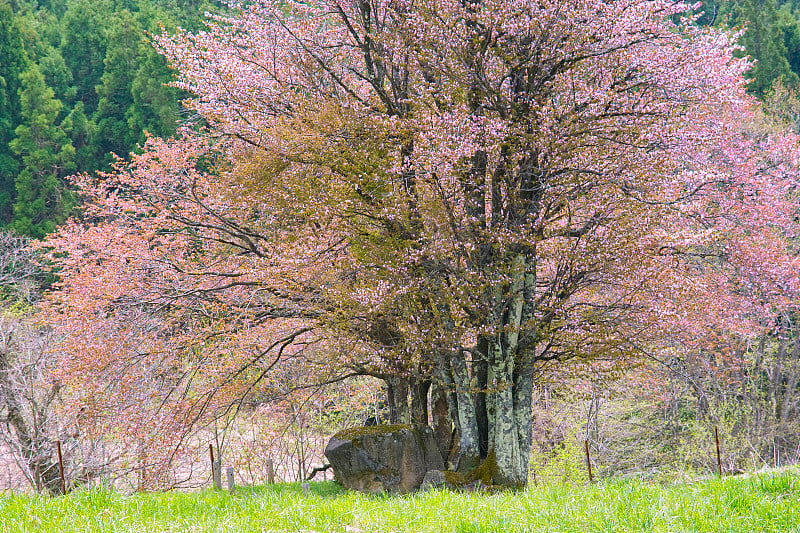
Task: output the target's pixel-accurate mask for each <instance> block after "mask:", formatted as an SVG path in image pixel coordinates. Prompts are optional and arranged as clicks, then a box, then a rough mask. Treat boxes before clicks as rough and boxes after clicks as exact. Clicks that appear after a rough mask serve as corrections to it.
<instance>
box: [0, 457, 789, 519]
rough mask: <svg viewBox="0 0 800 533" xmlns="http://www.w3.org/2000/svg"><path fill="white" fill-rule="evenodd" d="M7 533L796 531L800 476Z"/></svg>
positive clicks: (0, 513) (240, 503)
mask: <svg viewBox="0 0 800 533" xmlns="http://www.w3.org/2000/svg"><path fill="white" fill-rule="evenodd" d="M0 531H2V532H4V533H5V532H14V533H16V532H26V533H27V532H54V533H55V532H58V533H72V532H81V533H83V532H87V533H88V532H104V533H105V532H143V533H144V532H159V533H160V532H231V533H234V532H235V533H244V532H264V531H303V532H311V531H319V532H323V531H324V532H349V533H353V532H359V531H396V532H405V531H409V532H410V531H414V532H416V531H430V532H448V533H450V532H463V533H466V532H483V531H537V532H539V531H575V532H578V531H580V532H591V531H598V532H600V531H602V532H607V531H664V532H678V531H687V532H688V531H714V532H718V531H736V532H744V531H770V532H771V531H798V532H800V472H798V471H797V470H792V471H785V472H781V473H771V474H762V475H758V476H753V477H749V478H741V479H736V478H727V479H710V480H707V481H704V482H698V483H693V484H683V485H673V486H662V485H658V484H648V483H645V482H643V481H637V480H627V481H610V482H605V483H600V484H596V485H592V486H588V487H587V486H570V485H541V486H532V487H530V488H528V489H527V490H525V491H523V492H507V493H499V494H474V493H472V494H470V493H458V492H450V491H441V490H437V491H430V492H425V493H418V494H414V495H409V496H404V497H389V496H367V495H362V494H355V493H347V492H344V491H341V490H340V489H339V488H338V486H337V485H335V484H333V483H312V484H311V491H310V494H309V495H308V496H303V495H302V494H301V491H300V487H299V485H297V484H285V485H275V486H270V487H253V488H243V489H239V490H237V492H236V494H235V495H233V496H231V495H228V494H227V493H221V492H213V491H201V492H197V493H182V492H168V493H157V494H155V493H154V494H136V495H133V496H124V495H121V494H119V493H116V492H112V491H106V490H92V491H81V492H75V493H72V494H70V495H68V496H66V497H48V496H41V495H39V496H36V495H23V494H19V493H6V494H5V495H3V496H0Z"/></svg>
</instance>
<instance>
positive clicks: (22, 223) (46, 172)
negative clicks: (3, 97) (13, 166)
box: [10, 64, 75, 237]
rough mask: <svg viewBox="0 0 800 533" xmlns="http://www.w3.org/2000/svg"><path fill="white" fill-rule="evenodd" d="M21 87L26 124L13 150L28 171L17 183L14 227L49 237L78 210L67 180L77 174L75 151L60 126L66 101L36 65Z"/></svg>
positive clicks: (20, 94) (21, 231) (14, 141)
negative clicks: (68, 176)
mask: <svg viewBox="0 0 800 533" xmlns="http://www.w3.org/2000/svg"><path fill="white" fill-rule="evenodd" d="M21 82H22V87H21V88H20V90H19V100H20V111H21V118H22V124H20V125H19V126H18V127H17V128H16V131H15V133H16V138H15V139H14V140H12V141H11V143H10V146H11V150H13V152H14V153H15V154H17V155H18V156H20V158H21V159H22V168H21V170H20V172H19V174H18V175H17V178H16V201H15V202H14V218H13V221H12V223H11V227H12V229H14V230H16V231H17V232H18V233H21V234H23V235H30V236H32V237H43V236H44V235H45V234H47V233H49V232H51V231H53V229H55V227H56V225H57V224H58V223H60V222H62V221H63V220H64V219H65V217H66V215H67V213H68V211H69V209H70V207H71V206H72V200H71V197H70V194H69V193H68V192H67V190H66V188H65V187H64V185H63V182H62V178H63V177H64V176H65V175H66V174H68V173H69V172H71V171H73V170H74V169H75V166H74V158H75V148H74V147H73V146H72V143H71V142H70V140H69V138H68V137H67V135H66V133H65V132H64V129H63V128H62V127H61V125H60V124H58V123H57V120H58V116H59V113H60V112H61V109H62V104H61V101H59V100H58V99H56V98H55V97H54V95H53V90H52V89H51V88H49V87H47V85H46V84H45V82H44V77H43V76H42V73H41V71H40V70H39V68H38V67H37V66H36V65H35V64H34V65H32V66H31V67H30V68H29V69H28V70H27V71H25V72H24V73H23V74H22V76H21Z"/></svg>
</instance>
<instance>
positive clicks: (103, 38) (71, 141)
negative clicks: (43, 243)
mask: <svg viewBox="0 0 800 533" xmlns="http://www.w3.org/2000/svg"><path fill="white" fill-rule="evenodd" d="M201 4H202V3H201V2H197V1H195V0H185V1H184V0H91V1H90V0H0V228H13V229H15V230H17V231H20V232H22V233H25V234H27V235H32V236H41V235H43V234H45V233H47V232H48V231H50V230H51V229H52V228H54V227H55V226H56V224H58V223H59V222H60V221H61V220H63V219H64V217H65V216H66V214H67V211H68V209H69V206H70V205H71V204H72V200H71V198H70V195H69V193H68V186H67V185H66V180H65V179H64V178H65V177H66V176H68V175H69V174H71V173H75V172H93V171H96V170H104V169H105V168H107V165H108V163H109V162H110V161H111V160H112V159H113V158H112V156H111V153H115V154H117V155H118V156H120V157H127V156H128V155H129V153H130V152H131V151H134V150H136V149H137V145H138V144H140V143H142V142H144V139H145V131H147V132H149V133H151V134H153V135H158V136H162V137H169V136H171V135H174V134H175V131H176V129H177V126H178V123H179V120H180V116H181V112H180V110H181V106H180V100H181V99H182V98H185V97H186V95H185V94H184V93H183V92H181V91H179V90H177V89H173V88H171V87H167V86H166V84H168V83H169V82H170V81H171V79H172V72H171V71H170V69H169V68H168V67H167V65H166V61H165V60H164V59H163V58H162V57H161V56H159V55H158V54H157V53H156V51H155V49H154V48H153V47H152V46H151V45H150V43H149V42H148V39H149V37H148V34H147V32H152V33H158V32H159V31H161V30H160V28H161V27H166V28H171V29H174V28H176V27H177V26H178V25H181V26H183V27H188V28H192V27H197V26H198V25H199V20H200V13H201V9H202V7H207V6H201ZM23 73H24V76H23ZM23 77H24V85H25V86H24V87H23ZM21 90H22V92H21ZM23 93H24V94H25V95H26V98H28V102H29V105H27V107H25V106H23V105H22V104H21V102H20V96H21V95H22V94H23ZM34 95H35V96H34ZM34 100H35V103H34ZM23 109H24V111H23ZM23 115H24V116H23ZM20 128H21V129H20ZM12 147H13V148H12Z"/></svg>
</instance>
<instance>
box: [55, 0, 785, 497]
mask: <svg viewBox="0 0 800 533" xmlns="http://www.w3.org/2000/svg"><path fill="white" fill-rule="evenodd" d="M690 7H691V6H688V5H686V4H682V3H676V2H673V1H668V0H663V1H661V0H656V1H651V0H624V1H611V2H608V1H596V2H585V1H581V2H577V1H568V0H546V1H544V2H538V3H531V2H527V1H524V2H523V1H511V0H498V1H480V2H479V1H474V2H470V1H455V0H445V1H442V0H437V1H426V0H423V1H410V0H391V1H390V0H372V1H367V0H352V1H349V2H344V1H335V0H320V1H314V2H285V1H280V2H279V1H275V2H269V1H267V0H263V1H259V2H254V3H252V4H249V5H247V6H246V7H239V8H237V10H236V12H235V14H233V15H231V16H210V17H209V22H208V27H207V29H206V31H203V32H199V33H196V34H191V33H179V34H177V35H163V36H161V37H160V38H158V39H157V45H158V47H159V48H160V50H161V51H162V53H164V54H165V55H166V56H167V58H168V59H169V61H170V62H171V63H172V65H173V66H174V68H175V69H176V71H177V81H176V85H178V86H180V87H182V88H185V89H187V90H189V91H191V92H192V93H193V94H194V95H195V97H194V98H193V99H192V100H190V101H188V102H187V105H188V107H189V108H190V109H192V110H193V111H195V112H196V113H197V114H198V115H199V116H200V117H202V118H203V120H204V121H205V122H206V123H207V124H208V129H207V131H205V132H204V133H203V134H196V133H195V134H190V133H186V134H185V135H184V137H183V138H181V139H178V140H176V141H170V142H166V141H161V140H151V141H150V142H149V143H148V145H147V146H146V147H145V153H144V154H143V155H142V156H138V157H135V158H134V161H133V163H132V164H131V165H129V166H125V165H121V166H120V168H118V170H117V172H116V173H114V174H112V175H111V176H106V177H104V178H102V179H100V180H92V179H89V178H83V179H82V180H81V182H80V185H81V189H82V190H83V191H84V193H85V194H86V195H87V198H88V199H89V202H88V204H87V205H88V207H87V210H86V216H84V217H83V219H82V220H80V221H77V220H76V221H74V222H73V223H72V224H70V225H69V226H67V227H66V228H65V229H64V230H63V231H62V232H61V234H60V235H59V236H58V237H56V238H55V239H53V240H52V241H51V245H52V246H54V248H55V249H56V250H57V251H59V252H66V254H61V255H60V256H58V257H61V259H59V261H60V262H61V264H62V265H63V268H64V269H65V270H64V272H65V276H64V278H63V280H64V281H63V283H62V291H61V293H60V294H59V295H57V298H58V300H57V303H58V306H57V309H58V310H59V312H61V313H62V316H65V317H67V320H66V321H65V327H66V328H67V329H68V330H70V331H71V332H72V333H74V334H75V335H74V336H73V337H72V338H74V339H78V340H75V341H73V342H75V343H76V344H75V346H76V347H77V348H80V349H76V350H74V351H73V353H74V355H73V358H72V359H68V360H67V363H68V364H67V365H66V366H65V368H66V369H67V370H66V371H69V370H70V369H80V372H81V373H83V372H85V368H86V365H87V364H90V365H91V364H94V363H88V361H89V359H90V358H87V357H86V355H85V354H87V353H94V354H96V355H95V356H94V358H93V359H91V360H92V361H100V360H102V361H105V360H106V359H104V358H108V357H116V358H118V360H115V362H116V363H118V364H119V365H121V366H124V367H125V368H128V369H130V368H131V362H130V359H129V358H128V355H125V354H129V353H130V349H131V346H127V347H124V349H123V347H114V348H111V345H112V344H113V343H109V342H108V339H117V340H116V341H114V342H132V343H134V344H136V345H137V346H140V345H141V346H144V345H146V348H137V350H138V353H140V354H146V364H145V363H144V362H143V363H142V364H138V363H137V364H136V365H135V367H136V369H137V370H138V369H141V368H149V369H155V370H153V372H151V374H152V375H153V376H154V377H153V379H165V378H163V377H161V376H168V380H173V381H171V382H169V383H168V384H167V386H165V389H164V390H169V391H171V392H170V393H169V394H167V395H166V397H168V398H169V399H170V402H168V403H169V405H171V406H172V411H171V412H173V413H184V415H182V416H184V417H185V418H184V419H183V420H182V421H180V422H176V421H175V420H171V423H173V424H174V423H180V424H186V423H188V422H192V421H196V420H198V419H199V418H201V417H202V415H201V413H207V412H210V411H211V409H210V407H211V406H214V405H217V404H219V405H218V407H219V408H222V406H224V405H225V404H227V403H229V402H230V400H231V398H241V397H242V395H246V394H247V393H248V392H249V391H251V390H253V389H252V387H253V386H254V383H259V384H263V383H264V382H265V381H269V380H273V379H275V380H277V379H290V377H289V375H290V374H292V375H294V376H295V377H294V378H293V379H295V380H296V379H297V377H296V376H298V375H300V376H304V377H307V376H318V377H319V379H321V380H323V381H324V380H335V379H342V378H343V377H345V376H347V375H349V374H352V373H356V374H359V373H360V374H370V375H374V376H377V377H381V378H384V379H386V380H387V383H388V384H389V385H390V398H389V400H390V404H391V405H392V406H393V407H394V414H395V418H397V419H398V420H401V421H402V420H407V419H408V418H409V416H408V409H407V408H406V407H404V406H405V402H406V401H407V400H408V398H409V393H408V392H407V388H408V386H409V384H411V385H413V386H412V388H411V393H410V400H411V404H412V413H411V418H412V419H413V420H414V421H417V422H423V423H426V422H427V421H428V418H429V415H428V411H427V409H428V407H427V405H428V403H427V393H428V388H429V387H431V388H432V389H433V390H432V393H431V403H432V405H433V409H432V411H433V413H432V417H433V420H434V425H435V427H434V430H435V431H436V434H437V438H438V439H439V445H440V448H441V450H442V452H443V453H444V454H445V455H446V456H448V458H449V459H450V461H451V466H452V467H453V468H456V469H458V470H461V471H463V472H470V471H472V470H473V469H474V468H475V467H476V466H478V465H479V464H480V463H481V462H482V461H483V462H488V464H489V465H490V466H491V468H490V469H488V470H489V471H490V472H491V477H492V482H493V483H497V484H502V485H509V486H519V485H523V484H524V483H525V482H526V480H527V476H528V462H529V452H530V448H531V396H532V388H533V385H534V382H535V380H536V379H537V377H538V376H541V375H542V373H543V372H545V371H547V369H548V368H550V367H552V366H553V365H560V364H562V363H564V362H566V361H568V360H571V359H578V360H582V361H593V362H594V364H595V365H596V366H595V367H594V368H596V369H598V371H603V372H609V373H614V372H619V371H621V370H623V369H625V368H626V367H627V366H629V365H632V364H635V363H636V360H637V358H639V357H640V356H641V355H642V354H645V353H651V352H652V353H656V352H658V351H662V350H670V349H675V347H676V346H685V345H686V343H690V342H692V339H694V338H697V337H698V336H701V335H702V333H703V331H704V330H705V328H706V327H708V326H714V327H718V328H728V329H730V330H732V331H737V332H742V333H747V332H749V331H751V330H752V328H753V327H754V326H755V325H757V324H758V323H759V320H760V319H761V318H762V317H765V316H769V314H770V313H773V312H774V311H775V309H776V308H787V307H789V306H791V305H793V302H794V301H795V298H796V296H797V294H796V290H797V285H798V284H797V281H798V279H797V265H796V261H795V260H794V255H793V253H792V251H791V248H790V246H789V244H788V243H790V242H791V239H792V237H794V231H795V225H794V223H793V217H794V215H795V211H796V208H795V205H796V203H795V190H794V188H793V184H794V181H795V176H796V168H795V164H796V162H797V153H796V139H795V138H794V137H791V136H786V135H784V136H777V135H776V136H767V135H765V134H756V133H754V131H755V130H754V129H752V128H749V127H748V125H749V124H751V123H752V122H753V121H754V120H755V117H756V114H757V112H758V110H757V106H756V103H755V102H754V101H753V100H752V99H751V98H750V97H748V96H747V95H746V94H745V91H744V82H743V79H742V73H743V72H744V71H745V70H746V69H747V68H748V63H747V61H746V60H744V59H734V58H733V55H732V54H733V51H734V50H735V49H736V45H735V39H734V37H733V36H731V35H729V34H726V33H724V32H720V31H717V30H714V29H707V28H705V29H701V28H698V27H695V26H693V25H692V19H691V18H681V15H682V14H683V13H686V12H688V11H689V10H690ZM134 315H135V317H137V319H136V320H134V319H132V317H134ZM86 316H91V317H95V318H96V320H92V321H90V322H89V323H88V324H91V325H90V326H89V325H86V324H87V322H86V320H85V317H86ZM145 317H146V319H145ZM146 324H150V325H149V326H147V325H146ZM98 327H99V328H100V329H101V330H103V331H108V332H109V333H108V335H105V336H103V335H97V329H98ZM106 327H107V328H108V329H107V330H106V329H104V328H106ZM120 328H122V329H123V330H125V331H128V332H129V333H130V335H129V336H128V337H125V336H120V335H119V334H118V333H117V332H118V331H119V329H120ZM81 339H82V340H81ZM122 339H128V340H122ZM84 343H89V344H91V346H89V347H84V346H83V344H84ZM117 348H119V349H117ZM142 357H145V356H144V355H142ZM104 364H105V363H104ZM163 364H165V365H166V367H165V368H163V369H162V368H161V367H159V365H163ZM187 365H197V366H187ZM176 366H177V369H181V371H183V372H184V373H183V374H181V373H180V372H178V373H176V372H175V370H176ZM104 368H111V367H108V366H106V367H104ZM188 368H192V369H193V370H192V371H191V372H188V373H187V369H188ZM195 369H196V370H195ZM194 372H198V373H200V374H202V376H203V379H194V378H192V379H191V380H190V381H191V383H190V384H188V383H187V379H188V378H187V376H194V375H195V374H194ZM94 375H95V376H101V373H98V374H94ZM155 376H158V377H155ZM142 383H143V382H142V381H134V382H132V383H129V384H128V385H129V386H131V387H134V388H137V387H140V386H141V385H142ZM153 383H155V382H153ZM161 383H164V382H163V381H162V382H161ZM200 383H203V384H204V385H202V386H201V385H200ZM179 385H180V386H179ZM203 387H205V388H203ZM152 390H153V387H149V388H146V389H144V388H143V389H141V391H142V394H144V395H145V397H143V398H142V401H144V402H147V401H153V400H152V398H153V396H147V395H148V394H152ZM176 390H181V391H184V392H185V391H192V393H191V394H178V393H174V391H176ZM120 394H122V392H120ZM123 395H124V396H127V395H125V394H123ZM148 398H151V399H150V400H148ZM198 398H202V399H203V401H198ZM161 405H164V403H163V402H161ZM188 413H193V414H191V415H188ZM173 418H174V416H173ZM187 421H188V422H187Z"/></svg>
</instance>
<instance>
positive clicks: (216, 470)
mask: <svg viewBox="0 0 800 533" xmlns="http://www.w3.org/2000/svg"><path fill="white" fill-rule="evenodd" d="M208 454H209V456H210V457H211V483H212V484H213V486H214V490H222V464H221V463H220V458H219V457H218V458H217V460H216V461H215V460H214V445H213V444H209V445H208Z"/></svg>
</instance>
